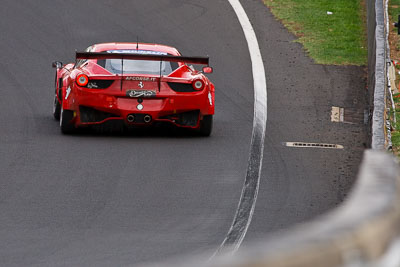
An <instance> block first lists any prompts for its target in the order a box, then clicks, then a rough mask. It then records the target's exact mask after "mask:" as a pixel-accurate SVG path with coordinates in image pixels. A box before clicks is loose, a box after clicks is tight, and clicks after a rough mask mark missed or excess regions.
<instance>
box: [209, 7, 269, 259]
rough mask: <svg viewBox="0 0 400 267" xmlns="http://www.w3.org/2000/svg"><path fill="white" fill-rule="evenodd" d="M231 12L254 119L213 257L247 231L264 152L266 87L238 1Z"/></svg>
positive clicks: (255, 46)
mask: <svg viewBox="0 0 400 267" xmlns="http://www.w3.org/2000/svg"><path fill="white" fill-rule="evenodd" d="M228 1H229V3H230V4H231V6H232V8H233V9H234V11H235V13H236V15H237V17H238V19H239V22H240V25H241V26H242V28H243V32H244V35H245V37H246V41H247V45H248V48H249V52H250V59H251V65H252V71H253V81H254V118H253V131H252V136H251V144H250V157H249V161H248V166H247V173H246V179H245V183H244V185H243V189H242V194H241V196H240V201H239V205H238V208H237V210H236V214H235V218H234V220H233V223H232V226H231V228H230V229H229V232H228V234H227V235H226V237H225V239H224V241H223V242H222V244H221V246H220V247H219V249H218V250H217V252H216V253H215V254H214V255H216V254H219V253H224V252H229V253H234V252H235V251H236V250H237V249H238V248H239V247H240V244H241V243H242V241H243V239H244V237H245V235H246V233H247V230H248V228H249V225H250V222H251V218H252V216H253V213H254V208H255V204H256V200H257V194H258V189H259V184H260V175H261V167H262V159H263V153H264V138H265V129H266V124H267V84H266V79H265V70H264V63H263V60H262V57H261V52H260V48H259V46H258V41H257V37H256V34H255V32H254V29H253V27H252V26H251V23H250V20H249V18H248V17H247V14H246V12H245V10H244V9H243V7H242V5H241V4H240V2H239V0H228Z"/></svg>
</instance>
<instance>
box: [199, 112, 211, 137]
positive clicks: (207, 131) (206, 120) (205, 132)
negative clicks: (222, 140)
mask: <svg viewBox="0 0 400 267" xmlns="http://www.w3.org/2000/svg"><path fill="white" fill-rule="evenodd" d="M212 126H213V115H205V116H204V117H203V119H202V120H201V121H200V128H199V130H198V133H199V135H201V136H210V135H211V132H212Z"/></svg>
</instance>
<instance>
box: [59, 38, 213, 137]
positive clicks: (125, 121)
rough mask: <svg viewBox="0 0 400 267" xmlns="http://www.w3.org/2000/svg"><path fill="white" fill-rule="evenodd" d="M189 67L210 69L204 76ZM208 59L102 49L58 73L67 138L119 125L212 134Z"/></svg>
mask: <svg viewBox="0 0 400 267" xmlns="http://www.w3.org/2000/svg"><path fill="white" fill-rule="evenodd" d="M188 64H201V65H206V67H203V70H202V71H197V70H195V69H194V68H193V67H192V66H189V65H188ZM208 64H209V59H208V57H183V56H181V55H180V53H179V52H178V51H177V50H176V49H175V48H172V47H169V46H163V45H156V44H137V43H107V44H97V45H93V46H91V47H89V48H88V49H86V51H85V52H77V53H76V63H75V64H73V63H71V64H67V65H63V64H62V63H61V62H55V63H53V66H54V67H55V68H56V69H57V73H56V88H55V96H54V107H53V115H54V117H55V118H56V119H59V120H60V128H61V131H62V132H63V133H73V132H74V131H76V129H77V128H81V127H89V126H93V125H111V124H113V123H114V124H115V123H118V124H120V125H124V127H131V128H132V127H147V126H151V125H153V124H155V123H159V122H164V123H170V124H173V125H175V126H177V127H181V128H189V129H192V130H193V131H196V132H198V133H199V134H200V135H204V136H209V135H210V134H211V131H212V123H213V115H214V111H215V107H214V85H213V84H212V82H211V81H210V80H209V79H208V78H207V77H206V76H205V75H204V73H211V72H212V68H211V67H209V66H208Z"/></svg>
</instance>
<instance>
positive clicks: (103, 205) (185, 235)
mask: <svg viewBox="0 0 400 267" xmlns="http://www.w3.org/2000/svg"><path fill="white" fill-rule="evenodd" d="M242 4H243V6H244V8H245V10H246V12H247V14H248V16H249V18H250V20H251V22H252V24H253V27H254V29H255V31H256V34H257V37H258V40H259V45H260V48H261V53H262V56H263V59H264V64H265V68H266V77H267V86H268V121H267V131H266V141H265V151H264V160H263V168H262V176H261V186H260V191H259V196H258V200H257V205H256V209H255V213H254V216H253V221H252V223H251V225H250V228H249V231H248V233H247V236H246V238H245V239H244V243H243V244H242V246H246V245H247V244H249V243H250V242H251V241H253V240H255V239H258V238H259V237H261V236H263V235H264V234H266V233H269V232H272V231H276V230H279V229H283V228H286V227H288V226H290V225H293V224H294V223H297V222H302V221H306V220H308V219H310V218H313V217H314V216H316V215H318V214H321V213H323V212H325V211H327V210H329V209H330V208H333V207H335V206H336V205H337V204H338V203H340V202H341V201H342V200H343V198H344V197H345V196H346V194H347V193H348V191H349V189H350V187H351V185H352V184H353V182H354V176H355V174H356V172H357V167H358V164H359V162H360V160H361V154H362V151H363V149H364V147H365V146H366V145H365V144H366V140H367V135H366V133H365V132H366V127H365V126H364V124H363V116H362V114H363V111H364V108H365V96H364V93H365V82H364V81H363V79H364V77H365V74H364V72H363V70H362V68H358V67H334V66H320V65H315V64H313V62H312V60H311V59H309V58H308V57H307V56H306V55H305V53H304V52H303V50H302V48H301V46H300V45H299V44H297V43H293V42H292V41H293V40H294V37H293V36H292V35H290V34H289V33H287V31H286V30H285V29H284V27H283V26H282V25H281V24H280V23H279V22H276V21H275V20H274V18H273V17H272V15H271V14H270V13H269V12H268V10H267V9H266V8H265V7H264V6H263V4H262V1H261V0H248V1H242ZM0 33H1V41H0V51H1V52H0V82H1V85H0V86H1V93H2V96H1V97H0V110H1V112H0V125H1V127H0V153H1V154H0V155H1V161H0V266H124V265H130V264H138V263H147V262H154V261H164V260H165V259H167V258H171V257H177V256H180V255H188V254H193V253H206V254H207V253H208V252H211V253H212V252H213V251H215V250H216V249H217V248H218V246H219V245H220V244H221V242H222V241H223V240H224V238H225V235H226V233H227V231H228V229H229V227H230V225H231V223H232V219H233V216H234V214H235V210H236V207H237V204H238V201H239V197H240V193H241V189H242V185H243V181H244V177H245V174H246V167H247V160H248V157H249V145H250V138H251V131H252V120H253V102H254V99H253V80H252V70H251V61H250V56H249V51H248V48H247V43H246V40H245V39H244V35H243V31H242V29H241V27H240V24H239V22H238V19H237V17H236V15H235V13H234V11H233V9H232V8H231V6H230V5H229V3H228V1H227V0H208V1H207V0H200V1H194V0H151V1H136V0H130V1H127V0H84V1H77V0H75V1H72V0H71V1H64V0H41V1H29V0H18V1H13V0H2V7H1V9H0ZM137 37H139V40H140V41H142V42H156V43H163V44H168V45H171V46H175V47H177V48H178V49H179V50H180V51H181V52H182V54H183V55H187V56H197V55H199V56H203V55H209V56H210V58H211V65H212V66H213V67H214V74H212V75H210V78H211V79H212V80H213V81H214V83H215V85H216V116H215V120H214V131H213V134H212V136H211V137H209V138H201V137H195V136H190V135H184V134H181V133H172V134H171V133H170V132H166V131H151V132H145V133H139V134H131V135H121V134H116V135H98V134H95V133H84V134H79V135H75V136H66V135H62V134H61V133H60V129H59V127H58V123H57V122H56V121H55V120H54V119H53V118H52V114H51V110H52V100H53V92H54V87H53V86H54V70H53V69H52V68H51V62H52V61H54V60H60V61H62V62H64V63H68V62H72V61H73V60H74V51H75V49H77V50H83V49H85V48H86V47H87V46H89V45H91V44H93V43H100V42H110V41H122V42H123V41H126V42H132V41H136V38H137ZM332 106H338V107H344V108H345V109H347V108H348V109H349V110H350V111H351V112H349V114H350V115H351V114H352V115H351V116H350V115H349V117H348V118H347V119H348V120H349V121H348V122H349V123H333V122H331V113H330V112H331V107H332ZM360 114H361V115H360ZM295 141H296V142H299V141H300V142H316V143H332V144H340V145H343V146H344V149H321V148H293V147H286V146H284V145H282V143H283V142H295ZM210 256H211V254H210Z"/></svg>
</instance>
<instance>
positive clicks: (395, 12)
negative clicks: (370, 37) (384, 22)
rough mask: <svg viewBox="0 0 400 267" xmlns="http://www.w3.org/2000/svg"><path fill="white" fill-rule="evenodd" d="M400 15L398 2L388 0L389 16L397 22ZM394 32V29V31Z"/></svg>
mask: <svg viewBox="0 0 400 267" xmlns="http://www.w3.org/2000/svg"><path fill="white" fill-rule="evenodd" d="M399 14H400V0H390V6H389V15H390V16H391V17H392V18H393V19H394V20H395V21H397V18H398V16H399ZM394 30H396V29H394Z"/></svg>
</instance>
